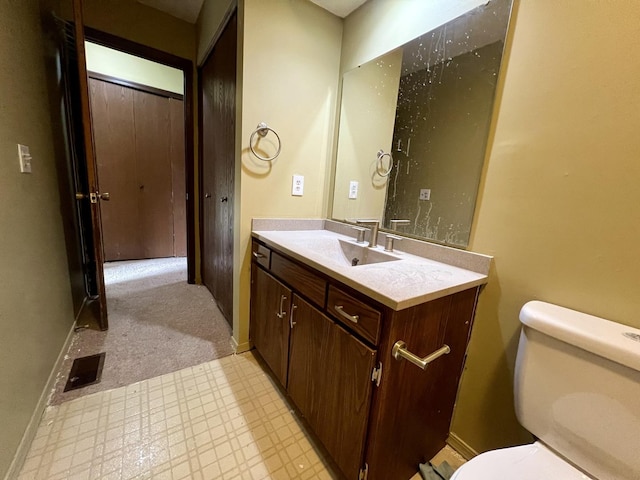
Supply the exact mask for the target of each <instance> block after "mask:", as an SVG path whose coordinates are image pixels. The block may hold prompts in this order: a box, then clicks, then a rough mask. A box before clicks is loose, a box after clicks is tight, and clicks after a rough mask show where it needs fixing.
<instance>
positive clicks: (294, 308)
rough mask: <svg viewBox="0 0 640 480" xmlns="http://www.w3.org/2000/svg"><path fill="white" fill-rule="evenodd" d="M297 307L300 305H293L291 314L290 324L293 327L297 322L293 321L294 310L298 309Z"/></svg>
mask: <svg viewBox="0 0 640 480" xmlns="http://www.w3.org/2000/svg"><path fill="white" fill-rule="evenodd" d="M296 308H298V306H297V305H296V304H295V303H294V304H293V305H291V315H289V326H290V327H291V328H293V326H294V325H295V324H296V322H294V321H293V312H295V311H296Z"/></svg>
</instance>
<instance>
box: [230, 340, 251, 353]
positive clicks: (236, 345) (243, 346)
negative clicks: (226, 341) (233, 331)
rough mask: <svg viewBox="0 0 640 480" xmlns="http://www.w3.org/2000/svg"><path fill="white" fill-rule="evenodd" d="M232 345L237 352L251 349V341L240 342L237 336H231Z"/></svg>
mask: <svg viewBox="0 0 640 480" xmlns="http://www.w3.org/2000/svg"><path fill="white" fill-rule="evenodd" d="M231 346H232V347H233V350H234V351H235V352H236V353H244V352H248V351H249V350H251V342H243V343H238V340H236V337H231Z"/></svg>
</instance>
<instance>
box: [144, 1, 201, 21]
mask: <svg viewBox="0 0 640 480" xmlns="http://www.w3.org/2000/svg"><path fill="white" fill-rule="evenodd" d="M138 2H139V3H142V4H144V5H147V6H149V7H152V8H155V9H156V10H161V11H163V12H165V13H168V14H169V15H172V16H174V17H177V18H179V19H180V20H184V21H185V22H189V23H196V21H197V20H198V15H199V14H200V9H201V8H202V4H203V3H204V0H179V1H176V0H138Z"/></svg>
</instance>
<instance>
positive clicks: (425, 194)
mask: <svg viewBox="0 0 640 480" xmlns="http://www.w3.org/2000/svg"><path fill="white" fill-rule="evenodd" d="M430 199H431V189H430V188H421V189H420V200H430Z"/></svg>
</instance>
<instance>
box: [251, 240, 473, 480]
mask: <svg viewBox="0 0 640 480" xmlns="http://www.w3.org/2000/svg"><path fill="white" fill-rule="evenodd" d="M252 250H253V252H260V255H254V262H253V263H252V297H251V330H250V335H251V340H252V342H253V344H254V346H255V347H256V350H257V351H258V352H259V353H260V355H261V356H262V358H263V359H264V360H265V362H266V363H267V365H268V366H269V368H270V369H271V370H273V373H274V374H275V376H276V378H277V379H278V380H279V381H280V382H281V384H282V386H283V388H285V389H286V391H287V394H288V396H289V397H290V399H291V401H292V402H293V403H294V404H295V405H296V407H297V409H298V410H299V412H300V413H301V414H302V415H303V416H304V418H305V419H306V421H307V422H308V424H309V426H310V427H311V428H312V430H313V431H314V433H315V435H316V436H317V437H318V439H319V440H320V441H321V442H322V444H323V445H324V447H325V448H326V450H327V451H328V453H329V454H330V455H331V456H332V458H333V461H334V462H335V464H336V465H337V466H338V467H339V469H340V470H341V472H342V474H343V475H344V477H345V478H346V479H348V480H359V479H365V478H366V479H367V480H388V479H399V480H404V479H409V478H410V477H411V476H413V475H414V474H415V473H416V471H417V468H418V464H419V463H424V462H426V461H428V460H429V459H431V458H432V457H433V455H435V454H436V453H437V452H438V451H439V450H440V449H441V448H442V447H444V445H445V441H446V439H447V436H448V433H449V426H450V423H451V417H452V414H453V406H454V403H455V397H456V393H457V388H458V383H459V380H460V376H461V373H462V366H463V364H464V358H465V353H466V347H467V343H468V339H469V334H470V329H471V323H472V320H473V314H474V310H475V305H476V300H477V294H478V290H479V287H474V288H470V289H468V290H465V291H462V292H459V293H455V294H452V295H448V296H445V297H441V298H438V299H436V300H432V301H430V302H426V303H423V304H421V305H417V306H415V307H411V308H407V309H404V310H400V311H395V310H393V309H391V308H389V307H386V306H384V305H382V304H380V303H378V302H376V301H374V300H372V299H370V298H368V297H366V296H364V295H362V294H361V293H359V292H357V291H356V290H354V289H353V288H350V287H348V286H346V285H343V284H341V283H340V282H337V281H335V280H334V279H332V278H328V277H326V276H325V275H323V274H321V273H320V272H317V271H315V270H313V269H311V268H310V267H307V266H305V265H302V264H300V263H299V262H297V261H296V260H293V259H291V258H288V257H287V256H286V255H284V254H281V253H280V252H278V251H277V250H276V249H274V248H271V247H269V246H268V245H263V244H261V243H259V242H257V241H255V240H254V242H253V247H252ZM266 258H269V259H270V262H267V261H265V259H266ZM283 297H286V298H285V299H284V300H283ZM289 302H290V303H289ZM281 307H282V309H287V310H286V314H285V315H283V318H280V315H279V314H282V313H283V311H282V309H281ZM336 307H340V308H336ZM356 316H357V317H358V318H357V322H354V321H353V320H354V319H355V317H356ZM398 340H403V341H404V342H406V344H407V348H408V349H409V350H410V351H412V352H413V353H415V354H417V355H419V356H421V357H423V356H426V355H428V354H430V353H431V352H433V351H435V350H437V349H439V348H440V347H442V345H444V344H447V345H449V346H450V347H451V353H449V354H448V355H445V356H443V357H441V358H439V359H438V360H437V361H435V362H433V363H432V364H431V365H430V366H429V367H428V368H427V369H426V370H425V371H423V370H421V369H420V368H418V367H416V366H415V365H412V364H410V363H409V362H407V361H405V360H401V361H397V360H395V359H394V358H393V357H392V354H391V351H392V348H393V345H394V344H395V342H396V341H398ZM380 366H382V368H380ZM380 371H382V373H381V374H380ZM380 375H381V378H380Z"/></svg>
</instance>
